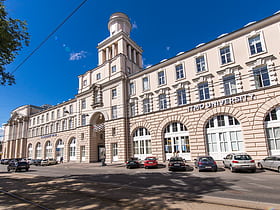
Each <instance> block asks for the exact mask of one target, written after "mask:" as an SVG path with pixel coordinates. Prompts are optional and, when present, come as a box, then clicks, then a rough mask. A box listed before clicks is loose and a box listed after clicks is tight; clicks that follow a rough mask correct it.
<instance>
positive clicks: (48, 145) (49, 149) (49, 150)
mask: <svg viewBox="0 0 280 210" xmlns="http://www.w3.org/2000/svg"><path fill="white" fill-rule="evenodd" d="M52 156H53V152H52V143H51V141H49V140H48V141H46V143H45V158H47V159H49V158H52Z"/></svg>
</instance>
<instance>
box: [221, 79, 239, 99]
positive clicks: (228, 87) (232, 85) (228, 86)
mask: <svg viewBox="0 0 280 210" xmlns="http://www.w3.org/2000/svg"><path fill="white" fill-rule="evenodd" d="M223 82H224V91H225V95H226V96H228V95H232V94H235V93H237V89H236V82H235V75H230V76H225V77H224V78H223Z"/></svg>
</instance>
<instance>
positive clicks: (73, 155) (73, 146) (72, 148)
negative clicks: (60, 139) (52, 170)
mask: <svg viewBox="0 0 280 210" xmlns="http://www.w3.org/2000/svg"><path fill="white" fill-rule="evenodd" d="M69 156H70V160H76V139H75V138H73V139H72V140H71V142H70V145H69Z"/></svg>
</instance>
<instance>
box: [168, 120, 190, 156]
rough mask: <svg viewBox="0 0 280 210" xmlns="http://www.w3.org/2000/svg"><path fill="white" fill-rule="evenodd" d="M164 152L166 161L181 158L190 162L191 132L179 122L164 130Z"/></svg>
mask: <svg viewBox="0 0 280 210" xmlns="http://www.w3.org/2000/svg"><path fill="white" fill-rule="evenodd" d="M164 151H165V157H166V160H168V159H170V158H171V157H173V156H179V157H182V158H184V159H186V160H190V159H191V156H190V143H189V132H188V131H187V128H186V127H185V126H184V125H183V124H182V123H178V122H174V123H170V124H169V125H167V127H166V128H165V130H164Z"/></svg>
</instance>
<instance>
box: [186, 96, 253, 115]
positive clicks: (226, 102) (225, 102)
mask: <svg viewBox="0 0 280 210" xmlns="http://www.w3.org/2000/svg"><path fill="white" fill-rule="evenodd" d="M254 99H255V94H246V95H241V96H236V97H231V98H225V99H221V100H216V101H212V102H205V103H200V104H197V105H193V106H189V107H188V108H187V111H188V112H194V111H198V110H203V109H210V108H215V107H219V106H224V105H229V104H237V103H241V102H246V101H249V100H254Z"/></svg>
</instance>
